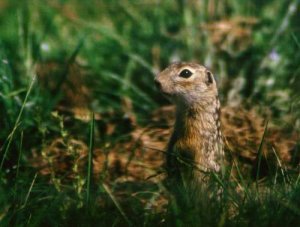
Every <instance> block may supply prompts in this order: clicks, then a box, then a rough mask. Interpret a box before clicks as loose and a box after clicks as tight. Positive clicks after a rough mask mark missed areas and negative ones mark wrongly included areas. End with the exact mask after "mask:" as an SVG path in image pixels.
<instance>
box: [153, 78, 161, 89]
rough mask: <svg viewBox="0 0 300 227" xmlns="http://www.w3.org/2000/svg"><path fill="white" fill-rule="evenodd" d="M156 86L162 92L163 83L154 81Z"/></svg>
mask: <svg viewBox="0 0 300 227" xmlns="http://www.w3.org/2000/svg"><path fill="white" fill-rule="evenodd" d="M154 84H155V86H156V88H157V89H159V90H161V83H160V82H159V81H158V80H157V79H155V80H154Z"/></svg>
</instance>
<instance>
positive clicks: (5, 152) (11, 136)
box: [0, 74, 36, 172]
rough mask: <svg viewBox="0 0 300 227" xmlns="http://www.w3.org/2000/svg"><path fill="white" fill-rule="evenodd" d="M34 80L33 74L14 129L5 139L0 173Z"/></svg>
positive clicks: (34, 75)
mask: <svg viewBox="0 0 300 227" xmlns="http://www.w3.org/2000/svg"><path fill="white" fill-rule="evenodd" d="M35 80H36V74H33V76H32V79H31V82H30V84H29V87H28V89H27V92H26V95H25V98H24V101H23V103H22V106H21V109H20V112H19V115H18V117H17V119H16V121H15V125H14V127H13V129H12V132H11V133H10V134H9V136H8V138H7V139H8V143H7V146H6V148H5V151H4V154H3V157H2V160H1V164H0V172H1V171H2V167H3V164H4V161H5V159H6V156H7V154H8V151H9V148H10V145H11V142H12V140H13V137H14V135H15V133H16V130H17V128H18V127H19V125H20V120H21V117H22V114H23V112H24V108H25V105H26V103H27V100H28V97H29V95H30V92H31V90H32V88H33V85H34V82H35Z"/></svg>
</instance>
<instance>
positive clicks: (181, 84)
mask: <svg viewBox="0 0 300 227" xmlns="http://www.w3.org/2000/svg"><path fill="white" fill-rule="evenodd" d="M155 85H156V86H157V88H158V89H159V90H160V91H161V92H162V93H163V94H164V95H165V96H166V97H167V98H168V99H170V100H171V101H172V102H174V103H175V104H176V105H187V106H191V105H200V106H202V105H206V104H209V103H210V102H212V101H214V100H215V99H216V98H217V96H218V90H217V86H216V81H215V79H214V76H213V74H212V73H211V72H210V71H209V70H208V69H207V68H205V67H204V66H201V65H198V64H196V63H183V62H182V63H173V64H171V65H170V66H169V67H167V68H166V69H165V70H163V71H162V72H161V73H159V74H158V75H157V76H156V77H155Z"/></svg>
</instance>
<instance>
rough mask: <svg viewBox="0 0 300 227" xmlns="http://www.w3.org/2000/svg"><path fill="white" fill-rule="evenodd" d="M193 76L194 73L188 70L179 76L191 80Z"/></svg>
mask: <svg viewBox="0 0 300 227" xmlns="http://www.w3.org/2000/svg"><path fill="white" fill-rule="evenodd" d="M192 75H193V73H192V72H191V71H190V70H188V69H184V70H182V71H181V72H180V74H179V76H180V77H183V78H189V77H191V76H192Z"/></svg>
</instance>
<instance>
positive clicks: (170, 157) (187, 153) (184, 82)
mask: <svg viewBox="0 0 300 227" xmlns="http://www.w3.org/2000/svg"><path fill="white" fill-rule="evenodd" d="M184 69H188V70H190V71H191V72H192V73H193V75H192V76H191V77H189V78H182V77H180V76H179V74H180V72H182V70H184ZM208 74H210V75H209V76H210V77H209V78H208ZM211 79H212V80H211ZM155 83H156V84H157V86H158V87H159V89H160V90H161V92H162V93H163V94H164V95H166V96H167V97H168V98H169V99H170V100H171V101H172V102H174V104H175V105H176V121H175V126H174V131H173V134H172V136H171V139H170V141H169V145H168V150H167V165H166V168H167V172H168V176H169V178H170V179H171V180H175V181H177V182H176V185H178V184H183V186H184V188H185V192H187V193H188V194H190V195H195V194H197V193H198V191H201V187H202V186H201V185H203V181H204V180H205V178H206V176H207V173H210V172H220V171H221V169H222V166H223V162H224V160H225V158H224V153H223V142H222V135H221V131H220V103H219V100H218V90H217V86H216V82H215V80H214V78H213V76H212V74H211V73H210V72H208V70H207V69H206V68H205V67H203V66H200V65H198V64H194V63H175V64H172V65H171V66H169V67H168V68H166V69H165V70H164V71H162V72H161V73H160V74H158V75H157V76H156V78H155ZM191 199H194V198H193V196H191Z"/></svg>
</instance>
